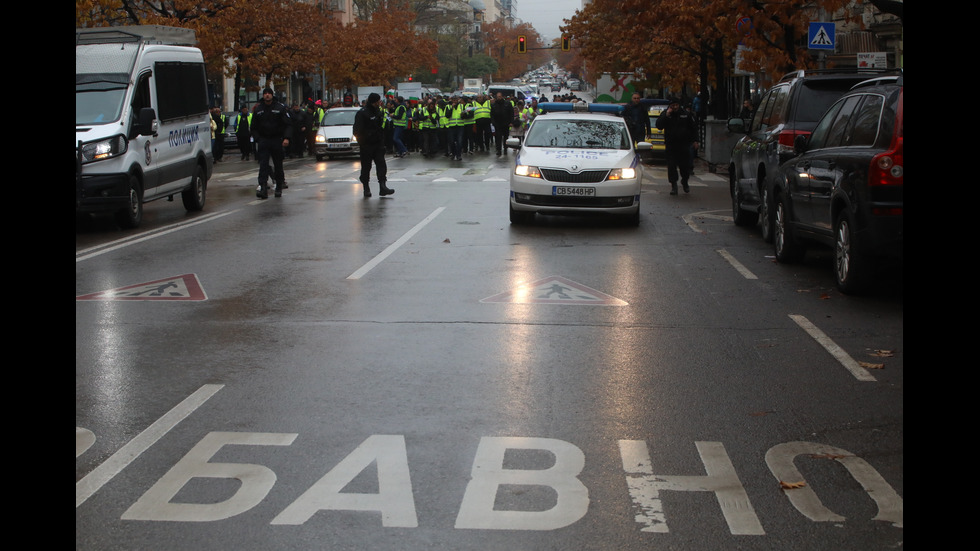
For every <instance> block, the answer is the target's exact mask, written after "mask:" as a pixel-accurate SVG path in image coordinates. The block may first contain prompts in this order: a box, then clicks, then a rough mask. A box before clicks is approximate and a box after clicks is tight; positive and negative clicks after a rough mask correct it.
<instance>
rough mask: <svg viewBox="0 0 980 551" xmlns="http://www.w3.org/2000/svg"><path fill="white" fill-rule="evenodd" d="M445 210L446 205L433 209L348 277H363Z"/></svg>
mask: <svg viewBox="0 0 980 551" xmlns="http://www.w3.org/2000/svg"><path fill="white" fill-rule="evenodd" d="M444 210H446V207H439V208H437V209H436V210H434V211H432V214H430V215H428V216H426V217H425V219H424V220H422V221H421V222H419V223H418V224H416V225H415V227H414V228H412V229H410V230H408V232H406V233H405V235H403V236H401V237H400V238H398V241H395V242H394V243H392V244H391V245H388V247H387V248H386V249H385V250H383V251H381V253H380V254H378V256H376V257H374V258H372V259H371V260H370V261H369V262H368V263H367V264H365V265H363V266H361V267H360V268H358V269H357V271H355V272H354V273H352V274H351V275H349V276H347V279H361V278H362V277H364V276H365V275H366V274H367V273H368V272H370V271H371V270H372V269H373V268H374V267H375V266H377V265H378V264H380V263H381V262H382V261H383V260H384V259H386V258H388V257H389V256H390V255H391V253H393V252H395V251H396V250H398V247H401V246H402V245H404V244H405V243H406V242H407V241H408V240H409V239H411V238H412V236H413V235H415V234H416V233H418V232H419V230H421V229H422V228H424V227H425V226H426V225H427V224H428V223H429V222H431V221H433V220H434V219H435V217H436V216H439V214H440V213H442V211H444Z"/></svg>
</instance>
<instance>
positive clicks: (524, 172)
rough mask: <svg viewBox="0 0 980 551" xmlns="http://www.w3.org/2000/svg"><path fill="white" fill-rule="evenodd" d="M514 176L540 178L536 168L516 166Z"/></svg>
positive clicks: (539, 172)
mask: <svg viewBox="0 0 980 551" xmlns="http://www.w3.org/2000/svg"><path fill="white" fill-rule="evenodd" d="M514 174H516V175H518V176H526V177H528V178H540V177H541V171H540V170H538V167H536V166H527V165H517V167H516V168H515V169H514Z"/></svg>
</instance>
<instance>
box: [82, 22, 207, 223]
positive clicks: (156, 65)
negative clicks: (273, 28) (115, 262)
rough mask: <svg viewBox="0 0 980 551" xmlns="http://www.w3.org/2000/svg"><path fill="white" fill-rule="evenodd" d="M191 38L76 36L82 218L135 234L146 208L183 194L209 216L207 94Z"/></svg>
mask: <svg viewBox="0 0 980 551" xmlns="http://www.w3.org/2000/svg"><path fill="white" fill-rule="evenodd" d="M196 42H197V40H196V36H195V34H194V31H193V30H191V29H180V28H175V27H164V26H155V25H140V26H124V27H106V28H87V29H75V143H76V145H75V212H76V213H93V212H111V213H114V214H115V216H116V220H117V222H118V223H119V225H120V226H122V227H126V228H135V227H137V226H139V224H140V222H141V221H142V219H143V204H144V203H146V202H148V201H153V200H155V199H161V198H164V197H167V198H168V199H171V200H172V199H173V197H174V195H177V194H180V196H181V199H182V202H183V204H184V208H186V209H187V210H188V211H199V210H202V209H203V208H204V200H205V196H206V193H207V182H208V179H209V178H210V177H211V171H212V167H213V157H212V153H211V117H210V114H209V113H208V85H207V75H206V72H205V69H204V56H203V55H202V54H201V50H199V49H198V48H195V47H192V45H193V44H195V43H196Z"/></svg>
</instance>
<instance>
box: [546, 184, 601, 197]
mask: <svg viewBox="0 0 980 551" xmlns="http://www.w3.org/2000/svg"><path fill="white" fill-rule="evenodd" d="M551 194H552V195H574V196H579V197H594V196H595V188H594V187H581V186H552V187H551Z"/></svg>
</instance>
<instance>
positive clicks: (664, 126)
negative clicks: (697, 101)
mask: <svg viewBox="0 0 980 551" xmlns="http://www.w3.org/2000/svg"><path fill="white" fill-rule="evenodd" d="M657 128H659V129H660V130H663V131H664V150H665V151H664V153H665V154H666V156H667V180H669V181H670V194H671V195H677V173H678V171H680V177H681V186H683V187H684V193H688V192H690V191H691V188H689V187H688V185H687V179H688V178H689V177H690V176H691V165H692V164H693V159H692V158H691V151H692V149H696V148H697V146H698V143H697V138H698V127H697V123H696V122H695V120H694V114H693V113H691V112H690V111H688V110H687V109H684V108H683V107H681V104H680V102H679V101H678V100H676V99H671V100H670V105H668V106H667V109H665V110H664V111H663V113H661V114H660V116H659V117H657ZM692 146H693V148H692Z"/></svg>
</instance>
